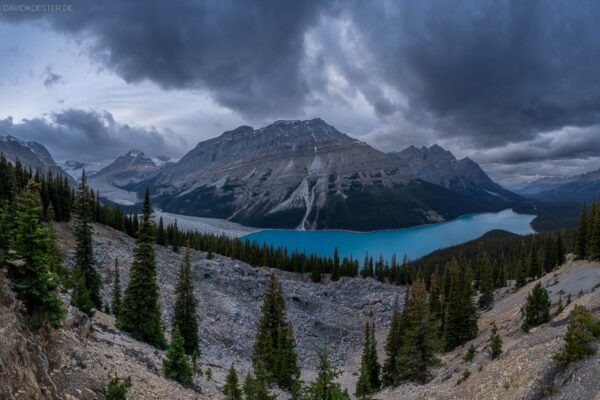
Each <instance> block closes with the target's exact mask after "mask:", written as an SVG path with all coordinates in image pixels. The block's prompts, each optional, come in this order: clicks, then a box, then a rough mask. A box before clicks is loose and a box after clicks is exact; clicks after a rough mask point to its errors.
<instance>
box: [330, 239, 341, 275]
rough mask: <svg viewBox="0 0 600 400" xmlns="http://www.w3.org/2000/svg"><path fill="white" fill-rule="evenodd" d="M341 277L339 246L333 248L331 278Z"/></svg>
mask: <svg viewBox="0 0 600 400" xmlns="http://www.w3.org/2000/svg"><path fill="white" fill-rule="evenodd" d="M339 279H340V253H339V252H338V249H337V247H336V248H335V249H334V250H333V269H332V270H331V280H332V281H334V282H335V281H337V280H339Z"/></svg>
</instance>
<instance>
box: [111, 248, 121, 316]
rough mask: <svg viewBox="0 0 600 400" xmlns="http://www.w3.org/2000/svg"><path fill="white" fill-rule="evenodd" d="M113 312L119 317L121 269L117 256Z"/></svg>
mask: <svg viewBox="0 0 600 400" xmlns="http://www.w3.org/2000/svg"><path fill="white" fill-rule="evenodd" d="M111 307H112V312H113V314H114V315H115V317H117V318H118V315H119V310H120V309H121V273H120V271H119V259H118V258H115V280H114V282H113V293H112V304H111Z"/></svg>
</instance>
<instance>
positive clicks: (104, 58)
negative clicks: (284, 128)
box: [0, 0, 600, 164]
mask: <svg viewBox="0 0 600 400" xmlns="http://www.w3.org/2000/svg"><path fill="white" fill-rule="evenodd" d="M599 19H600V3H598V2H591V1H590V2H587V1H580V2H571V1H566V0H558V1H546V2H537V1H527V0H526V1H522V0H461V1H458V0H451V1H437V0H418V1H417V0H406V1H392V0H389V1H385V0H383V1H378V2H365V1H358V0H354V1H352V0H351V1H344V2H342V1H337V0H315V1H293V2H282V1H278V0H260V1H251V0H248V1H243V2H239V1H236V0H212V1H211V0H208V1H207V0H184V1H181V2H177V5H176V6H173V4H170V3H169V2H164V1H149V2H144V3H143V4H142V3H140V2H138V1H133V0H118V1H117V0H107V1H103V2H91V1H74V4H73V12H72V13H47V14H43V13H29V14H27V13H14V14H11V13H3V14H0V21H1V20H5V21H9V22H14V23H19V22H28V21H31V20H33V21H35V23H43V24H45V25H46V26H48V27H49V28H50V29H52V30H54V31H56V32H60V33H62V34H65V35H66V36H67V37H69V38H74V39H76V40H77V41H78V42H79V43H82V46H83V47H84V48H85V51H86V52H87V53H88V54H89V56H90V58H91V59H92V60H94V62H96V63H97V65H99V66H101V67H102V68H105V69H107V70H108V71H111V72H113V73H115V74H117V75H118V76H120V77H121V78H122V79H124V80H125V81H126V82H128V83H136V82H144V81H150V82H153V83H155V84H157V85H159V86H160V87H161V88H163V89H165V90H188V91H198V92H203V93H208V94H209V95H210V96H211V97H212V98H213V99H214V100H215V101H216V102H217V103H218V104H220V105H222V106H225V107H227V108H229V109H231V110H234V111H236V112H237V113H239V114H240V115H242V116H243V117H244V118H245V119H246V120H248V121H250V122H252V121H266V120H268V119H277V118H286V117H304V116H307V115H308V116H317V115H320V116H322V117H323V118H325V119H328V115H325V113H326V114H335V115H336V116H340V115H341V117H338V119H341V120H343V116H344V112H345V115H347V120H348V123H347V125H348V126H365V124H364V123H363V120H364V118H365V117H364V115H366V113H365V111H364V110H363V108H365V107H366V108H368V109H369V112H370V113H372V115H373V116H374V118H377V119H378V121H379V123H378V126H372V128H375V129H371V132H370V134H369V135H368V136H367V137H368V139H369V140H370V141H371V142H372V143H374V144H375V145H381V146H385V148H400V147H402V146H405V145H408V144H413V143H415V144H431V143H433V142H440V143H443V144H446V145H447V146H450V147H452V146H454V147H455V149H461V150H464V151H465V152H467V153H470V154H472V155H473V156H474V157H475V158H476V159H477V158H478V157H479V160H481V161H483V162H493V163H499V162H500V163H502V162H505V163H509V164H514V163H523V162H530V161H532V160H551V159H565V158H567V157H576V158H577V157H579V158H583V159H585V158H589V157H594V156H599V155H600V147H599V146H598V143H597V142H596V140H595V139H594V138H593V136H594V134H593V133H591V132H596V130H597V128H596V127H597V126H599V125H600V68H598V65H600V41H599V40H597V38H598V37H600V24H598V23H597V21H598V20H599ZM51 74H54V73H53V72H52V71H50V70H48V79H50V80H48V85H51V84H52V83H54V82H55V80H54V79H51V78H52V76H53V75H51ZM340 110H341V111H340ZM366 125H369V124H366ZM371 125H373V124H371ZM216 133H218V132H216ZM418 141H422V142H424V143H416V142H418ZM578 149H580V150H578Z"/></svg>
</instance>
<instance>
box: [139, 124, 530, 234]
mask: <svg viewBox="0 0 600 400" xmlns="http://www.w3.org/2000/svg"><path fill="white" fill-rule="evenodd" d="M413 149H415V148H413ZM438 149H439V150H441V151H442V152H444V150H443V149H441V148H440V147H439V146H433V147H432V148H431V149H430V150H429V151H428V153H431V154H434V155H435V154H436V153H439V152H440V151H439V150H438ZM415 150H416V153H419V150H418V149H415ZM416 153H415V151H410V148H409V149H408V150H407V151H404V152H401V153H398V154H386V153H383V152H381V151H379V150H376V149H374V148H372V147H371V146H369V145H368V144H366V143H364V142H361V141H359V140H357V139H353V138H351V137H349V136H348V135H346V134H344V133H342V132H340V131H338V130H337V129H336V128H335V127H333V126H331V125H329V124H327V123H326V122H325V121H323V120H322V119H319V118H317V119H312V120H307V121H277V122H275V123H273V124H270V125H268V126H265V127H263V128H260V129H256V130H255V129H253V128H251V127H248V126H241V127H239V128H237V129H234V130H232V131H227V132H225V133H223V134H222V135H221V136H219V137H216V138H213V139H210V140H207V141H204V142H200V143H198V145H197V146H196V147H195V148H194V149H193V150H191V151H190V152H189V153H188V154H186V155H185V156H184V157H183V158H182V159H181V160H180V161H178V162H177V163H175V164H172V165H169V166H166V167H164V168H162V169H160V170H159V171H158V172H157V173H156V174H154V175H153V176H152V177H150V178H148V179H146V180H143V181H141V182H140V183H139V184H138V185H129V186H128V189H131V190H136V191H137V192H138V193H139V192H141V191H142V190H143V188H144V187H145V186H146V185H147V186H149V187H150V190H151V193H152V195H153V196H154V197H155V203H156V204H157V205H158V206H159V207H160V208H161V209H162V210H164V211H168V212H173V213H179V214H188V215H195V216H199V217H214V218H222V219H228V220H231V221H233V222H238V223H241V224H243V225H248V226H256V227H270V228H296V229H324V228H342V229H354V230H370V229H385V228H399V227H406V226H412V225H419V224H424V223H430V222H439V221H443V220H448V219H452V218H456V217H458V216H459V215H462V214H465V213H470V212H479V211H492V210H499V209H501V208H507V207H508V206H509V205H510V204H512V203H513V202H515V201H520V200H522V199H521V198H520V197H519V196H517V195H514V194H512V193H510V192H508V191H506V190H504V189H502V188H501V187H499V186H498V185H496V184H494V183H493V182H492V181H491V179H489V177H487V175H485V173H484V172H483V171H482V170H481V169H480V168H479V166H478V165H477V164H476V163H474V162H472V161H471V160H468V159H465V160H459V161H457V160H456V159H455V158H454V156H452V154H451V153H449V152H446V153H447V155H445V158H444V159H443V160H442V161H443V162H441V163H440V164H439V165H438V164H436V163H435V161H436V160H435V157H434V158H433V162H432V161H431V158H428V157H419V156H418V154H416ZM448 157H450V159H448ZM412 163H414V165H412ZM448 166H451V167H452V168H450V169H449V168H448Z"/></svg>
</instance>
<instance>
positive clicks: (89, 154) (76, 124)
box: [0, 109, 185, 161]
mask: <svg viewBox="0 0 600 400" xmlns="http://www.w3.org/2000/svg"><path fill="white" fill-rule="evenodd" d="M0 135H2V136H7V135H12V136H15V137H17V138H19V139H23V140H33V141H36V142H39V143H41V144H43V145H45V146H46V147H48V149H49V150H50V152H51V153H52V155H53V156H54V157H55V158H56V159H59V160H64V159H66V158H75V159H77V160H78V161H101V160H106V159H113V158H115V157H117V156H118V155H121V154H123V153H125V152H127V151H128V150H129V149H131V148H132V147H135V148H139V149H141V150H142V151H144V152H146V154H148V155H161V154H167V155H173V154H176V153H178V152H179V151H180V149H179V148H177V147H176V146H177V145H179V146H183V145H185V143H183V142H182V141H181V139H179V138H178V137H176V136H174V135H173V134H172V133H171V132H159V131H158V130H156V129H154V128H151V129H145V128H140V127H134V126H130V125H127V124H121V123H119V122H117V121H115V119H114V118H113V116H112V115H111V114H110V113H109V112H107V111H104V112H97V111H84V110H76V109H70V110H64V111H62V112H59V113H55V114H52V116H51V118H34V119H26V120H23V121H21V122H19V123H15V122H14V121H13V119H12V118H10V117H9V118H5V119H0ZM165 136H171V140H167V139H166V138H165Z"/></svg>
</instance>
